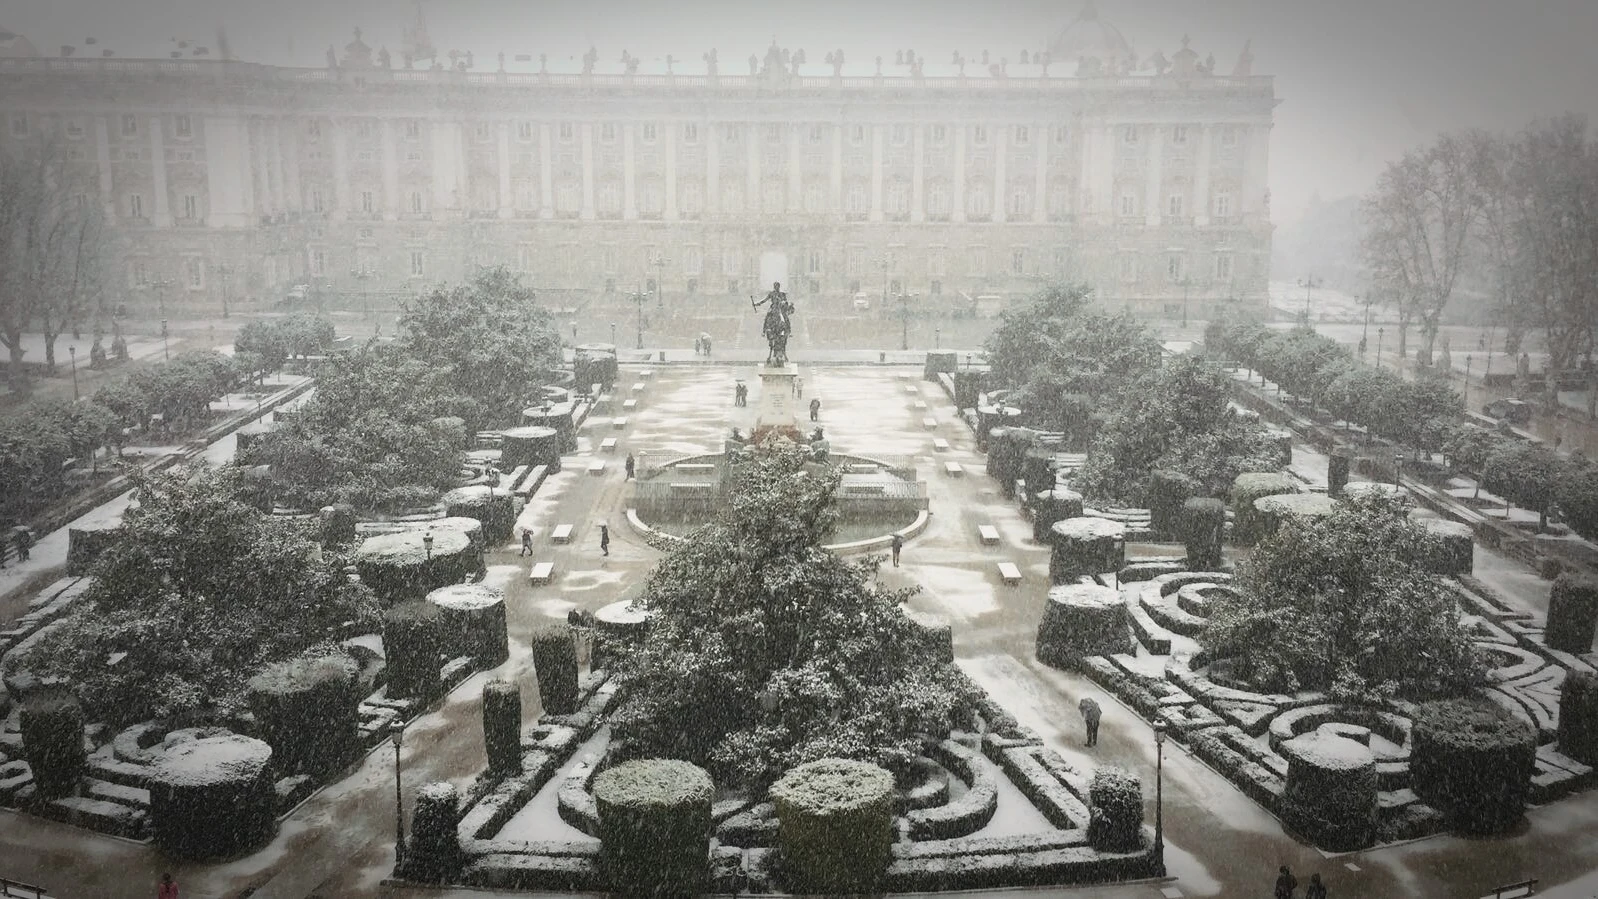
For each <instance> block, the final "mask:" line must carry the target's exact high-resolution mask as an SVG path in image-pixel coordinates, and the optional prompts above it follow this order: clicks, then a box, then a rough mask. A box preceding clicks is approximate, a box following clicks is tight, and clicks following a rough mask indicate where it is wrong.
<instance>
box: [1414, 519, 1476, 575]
mask: <svg viewBox="0 0 1598 899" xmlns="http://www.w3.org/2000/svg"><path fill="white" fill-rule="evenodd" d="M1417 523H1418V524H1419V525H1420V526H1421V527H1423V528H1425V529H1426V533H1428V534H1431V535H1432V536H1433V537H1436V538H1437V549H1436V551H1435V552H1433V553H1431V554H1430V555H1429V556H1428V557H1427V559H1426V567H1428V568H1430V569H1431V570H1432V571H1435V572H1437V573H1438V574H1443V575H1448V576H1450V577H1452V576H1455V575H1461V574H1470V573H1471V570H1472V569H1473V568H1474V567H1475V555H1476V554H1475V537H1476V535H1475V533H1474V532H1473V531H1471V529H1470V525H1467V524H1462V523H1460V522H1458V521H1449V520H1448V519H1446V518H1422V519H1420V520H1419V521H1418V522H1417Z"/></svg>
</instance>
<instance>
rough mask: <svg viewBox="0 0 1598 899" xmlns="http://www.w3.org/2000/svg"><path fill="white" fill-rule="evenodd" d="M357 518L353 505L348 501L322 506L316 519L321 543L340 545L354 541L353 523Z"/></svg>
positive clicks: (354, 523)
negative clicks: (318, 517) (317, 519)
mask: <svg viewBox="0 0 1598 899" xmlns="http://www.w3.org/2000/svg"><path fill="white" fill-rule="evenodd" d="M358 519H359V516H357V515H356V514H355V507H354V506H351V505H349V504H348V503H338V504H335V505H331V506H326V507H324V508H323V509H322V512H321V516H320V519H319V521H318V525H319V527H320V531H321V533H320V535H319V536H320V537H321V540H322V545H323V546H342V545H344V544H347V543H353V542H355V539H356V532H355V525H356V522H357V520H358Z"/></svg>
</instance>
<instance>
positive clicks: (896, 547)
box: [893, 534, 904, 568]
mask: <svg viewBox="0 0 1598 899" xmlns="http://www.w3.org/2000/svg"><path fill="white" fill-rule="evenodd" d="M902 549H904V538H903V537H901V536H899V535H898V534H894V535H893V567H895V568H898V567H899V551H900V550H902Z"/></svg>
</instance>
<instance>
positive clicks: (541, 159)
mask: <svg viewBox="0 0 1598 899" xmlns="http://www.w3.org/2000/svg"><path fill="white" fill-rule="evenodd" d="M554 156H555V154H554V152H553V151H552V149H551V147H550V135H549V123H548V122H539V123H538V217H539V218H541V219H552V218H554V217H555V169H554V165H553V160H554Z"/></svg>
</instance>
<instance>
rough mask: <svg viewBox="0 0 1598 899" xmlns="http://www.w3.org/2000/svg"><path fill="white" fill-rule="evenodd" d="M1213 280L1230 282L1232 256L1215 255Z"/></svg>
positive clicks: (1226, 254)
mask: <svg viewBox="0 0 1598 899" xmlns="http://www.w3.org/2000/svg"><path fill="white" fill-rule="evenodd" d="M1215 280H1217V281H1230V280H1232V254H1231V253H1216V254H1215Z"/></svg>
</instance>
